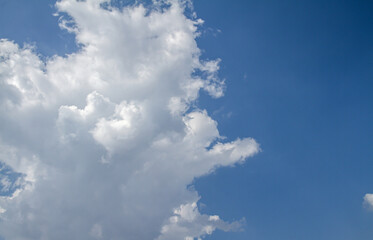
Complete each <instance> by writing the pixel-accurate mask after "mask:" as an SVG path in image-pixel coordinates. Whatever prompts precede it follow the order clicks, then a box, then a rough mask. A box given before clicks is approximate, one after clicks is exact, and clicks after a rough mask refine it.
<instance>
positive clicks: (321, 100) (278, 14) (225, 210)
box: [0, 0, 373, 240]
mask: <svg viewBox="0 0 373 240" xmlns="http://www.w3.org/2000/svg"><path fill="white" fill-rule="evenodd" d="M194 10H195V12H196V13H197V15H198V17H200V18H202V19H203V20H204V21H205V23H204V25H203V26H202V27H201V31H202V34H201V36H200V37H199V38H197V43H198V47H199V48H200V49H201V50H202V58H204V59H216V58H220V59H221V63H220V70H219V76H220V78H222V79H225V83H226V91H225V95H224V97H222V98H218V99H213V98H211V97H210V96H208V94H205V93H203V92H202V93H201V96H200V98H199V99H198V100H197V105H198V106H199V107H200V108H202V109H207V111H208V113H209V114H210V116H211V117H212V118H213V119H215V120H216V121H217V122H218V128H219V131H220V134H221V135H222V136H226V137H227V139H228V140H230V141H231V140H235V139H236V138H237V137H246V136H250V137H253V138H254V139H255V140H256V141H257V142H258V143H259V144H260V146H261V149H262V151H261V152H260V153H259V154H257V155H255V156H254V157H252V158H249V159H248V160H246V162H245V163H243V164H238V166H235V167H224V168H218V169H217V170H216V171H215V172H214V173H212V174H210V175H207V176H203V177H200V178H198V179H196V180H195V181H194V183H193V184H194V186H195V189H196V190H197V191H198V193H199V195H200V196H201V199H200V200H199V206H200V212H201V213H205V214H209V215H214V214H217V215H219V216H220V217H221V218H222V219H224V220H227V221H234V220H240V219H241V218H242V217H244V218H245V219H246V224H245V227H244V231H242V232H228V233H226V232H223V231H220V230H217V231H216V232H215V233H214V234H213V235H211V236H207V237H206V239H255V240H272V239H273V240H274V239H286V240H292V239H294V240H295V239H304V240H306V239H319V240H324V239H325V240H326V239H338V240H349V239H361V240H368V239H372V237H373V212H371V211H370V210H369V209H368V208H367V207H366V206H364V204H363V197H364V195H365V194H366V193H370V192H373V179H372V178H373V175H372V169H373V165H372V158H373V150H372V149H373V146H372V142H373V128H372V124H371V122H372V121H371V120H372V118H373V108H372V102H373V96H372V94H371V92H372V89H373V82H372V77H373V68H372V63H373V60H372V59H373V45H372V42H373V31H372V26H373V25H372V24H373V16H372V14H371V12H372V10H373V3H372V2H369V1H336V0H335V1H332V0H328V1H321V0H320V1H319V0H316V1H272V0H268V1H221V0H216V1H213V2H212V1H207V0H196V1H194ZM54 12H55V10H54V7H53V2H51V1H25V0H18V1H10V0H1V1H0V38H7V39H11V40H14V41H15V42H16V43H18V44H20V45H22V44H23V42H30V43H34V44H35V45H36V47H37V52H39V53H40V54H42V55H44V56H52V55H54V54H59V55H63V54H65V53H71V52H74V51H75V50H76V49H77V48H76V46H75V42H74V37H73V36H72V35H71V34H68V33H67V32H66V31H63V30H61V29H60V28H59V27H58V22H57V20H58V18H57V17H54V16H52V14H53V13H54Z"/></svg>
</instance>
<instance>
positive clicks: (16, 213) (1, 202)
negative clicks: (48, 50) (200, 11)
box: [0, 0, 259, 240]
mask: <svg viewBox="0 0 373 240" xmlns="http://www.w3.org/2000/svg"><path fill="white" fill-rule="evenodd" d="M188 4H189V3H188V2H182V1H176V0H175V1H161V2H155V3H153V4H152V5H150V6H148V7H144V6H143V5H141V4H138V5H133V6H126V7H123V8H122V9H118V8H114V7H112V6H111V5H110V4H109V3H108V2H106V1H104V0H91V1H75V0H61V1H59V2H57V3H56V7H57V9H58V12H59V14H60V15H61V18H60V25H61V26H62V27H64V28H66V29H67V30H68V31H70V32H72V33H74V34H75V35H76V41H77V44H79V46H80V50H78V51H77V52H75V53H72V54H69V55H67V56H63V57H62V56H53V57H51V58H49V59H47V60H45V61H43V60H42V59H41V57H40V56H39V55H38V54H37V53H36V50H35V48H34V47H32V46H29V45H25V46H23V47H20V46H18V45H17V44H15V43H14V42H12V41H9V40H6V39H2V40H1V41H0V60H1V61H0V85H1V87H0V121H1V123H2V124H1V126H0V160H1V161H2V162H3V164H4V166H9V168H11V169H13V171H14V172H15V173H18V174H19V175H14V176H18V177H19V178H20V179H22V180H19V181H18V182H17V183H16V184H18V185H12V183H11V182H12V181H10V180H9V177H8V178H5V177H3V178H2V180H1V183H2V186H3V189H4V191H6V190H10V189H13V190H12V191H13V193H10V194H11V196H4V197H2V198H1V199H0V207H1V215H0V217H1V222H0V235H2V236H3V237H5V239H55V240H58V239H123V238H124V237H125V239H136V240H138V239H193V238H201V237H203V236H204V235H207V234H212V232H213V231H214V230H215V229H221V230H224V231H230V230H237V229H239V228H240V223H239V222H233V223H227V222H225V221H223V220H221V219H220V218H219V217H218V216H215V215H213V216H209V215H205V214H201V213H200V212H199V210H198V208H197V202H198V200H199V195H198V193H197V192H196V191H195V190H193V189H190V188H188V187H187V186H188V185H189V184H191V183H192V182H193V180H194V179H195V178H198V177H200V176H203V175H206V174H209V173H211V172H212V171H214V169H216V168H217V167H221V166H231V165H234V164H236V163H239V162H243V161H244V160H245V159H246V158H247V157H250V156H252V155H254V154H256V153H257V152H258V151H259V145H258V144H257V143H256V142H255V140H253V139H251V138H244V139H240V138H238V139H236V140H234V141H231V142H224V143H223V142H221V140H222V139H223V137H222V136H220V134H219V131H218V129H217V125H218V124H217V122H216V121H214V120H213V119H212V118H211V117H210V116H209V115H208V113H207V111H206V110H203V109H196V108H195V107H193V102H194V101H195V100H196V99H197V98H198V96H199V92H200V91H206V92H207V93H209V94H210V95H211V96H212V97H221V96H223V90H224V82H223V81H222V80H220V79H219V78H218V70H219V61H220V60H211V61H204V60H201V59H200V55H201V54H200V49H199V48H198V46H197V44H196V37H198V35H199V33H198V26H199V25H200V24H202V22H203V21H202V20H199V19H197V18H195V17H192V18H188V17H186V16H185V14H184V10H185V7H186V5H188ZM63 14H66V15H68V16H69V18H67V17H66V16H65V15H63ZM63 16H65V17H63ZM21 176H22V177H21ZM4 187H5V188H4Z"/></svg>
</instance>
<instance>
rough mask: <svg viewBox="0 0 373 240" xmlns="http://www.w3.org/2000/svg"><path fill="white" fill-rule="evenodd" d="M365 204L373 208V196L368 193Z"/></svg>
mask: <svg viewBox="0 0 373 240" xmlns="http://www.w3.org/2000/svg"><path fill="white" fill-rule="evenodd" d="M364 204H366V205H367V206H369V207H370V208H373V194H371V193H367V194H365V196H364Z"/></svg>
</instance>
